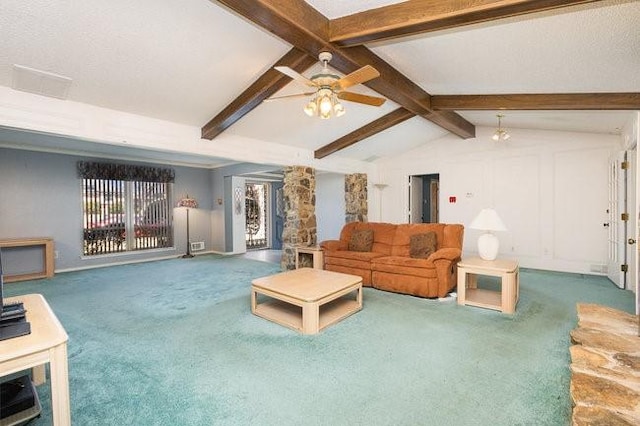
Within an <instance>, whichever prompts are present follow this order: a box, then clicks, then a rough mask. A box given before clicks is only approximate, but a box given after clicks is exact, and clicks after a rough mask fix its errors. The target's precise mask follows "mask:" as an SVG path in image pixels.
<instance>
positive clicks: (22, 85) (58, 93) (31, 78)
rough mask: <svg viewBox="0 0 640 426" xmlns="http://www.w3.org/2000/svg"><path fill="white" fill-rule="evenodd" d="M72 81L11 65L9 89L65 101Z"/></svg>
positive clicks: (48, 73) (63, 77) (67, 78)
mask: <svg viewBox="0 0 640 426" xmlns="http://www.w3.org/2000/svg"><path fill="white" fill-rule="evenodd" d="M71 82H72V80H71V79H70V78H69V77H65V76H62V75H58V74H53V73H50V72H47V71H40V70H37V69H34V68H29V67H25V66H23V65H17V64H14V65H13V81H12V84H11V87H12V88H14V89H15V90H21V91H23V92H29V93H35V94H36V95H42V96H49V97H51V98H57V99H67V95H68V94H69V87H71Z"/></svg>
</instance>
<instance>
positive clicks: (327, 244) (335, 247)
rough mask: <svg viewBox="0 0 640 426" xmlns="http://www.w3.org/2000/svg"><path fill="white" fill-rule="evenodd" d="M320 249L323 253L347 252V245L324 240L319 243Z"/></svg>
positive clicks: (336, 241)
mask: <svg viewBox="0 0 640 426" xmlns="http://www.w3.org/2000/svg"><path fill="white" fill-rule="evenodd" d="M320 248H321V249H322V250H324V251H339V250H347V249H348V248H349V245H348V244H347V242H346V241H342V240H326V241H323V242H321V243H320Z"/></svg>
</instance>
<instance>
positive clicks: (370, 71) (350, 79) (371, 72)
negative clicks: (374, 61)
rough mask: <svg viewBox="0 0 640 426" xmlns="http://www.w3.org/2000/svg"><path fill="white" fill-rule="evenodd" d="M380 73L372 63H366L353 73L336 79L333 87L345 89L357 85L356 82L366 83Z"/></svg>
mask: <svg viewBox="0 0 640 426" xmlns="http://www.w3.org/2000/svg"><path fill="white" fill-rule="evenodd" d="M379 76H380V73H379V72H378V70H377V69H375V68H374V67H372V66H371V65H365V66H364V67H362V68H360V69H358V70H355V71H354V72H352V73H351V74H347V75H345V76H344V77H342V78H341V79H340V80H338V81H336V82H335V83H333V84H332V85H331V88H332V89H337V90H344V89H346V88H347V87H351V86H355V85H356V84H360V83H364V82H366V81H369V80H372V79H374V78H376V77H379Z"/></svg>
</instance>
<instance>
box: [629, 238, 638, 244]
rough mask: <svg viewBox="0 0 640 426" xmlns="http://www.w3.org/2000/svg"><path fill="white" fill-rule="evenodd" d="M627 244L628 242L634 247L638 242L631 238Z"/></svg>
mask: <svg viewBox="0 0 640 426" xmlns="http://www.w3.org/2000/svg"><path fill="white" fill-rule="evenodd" d="M627 242H628V243H629V244H630V245H633V244H635V243H636V240H634V239H633V238H629V239H628V240H627Z"/></svg>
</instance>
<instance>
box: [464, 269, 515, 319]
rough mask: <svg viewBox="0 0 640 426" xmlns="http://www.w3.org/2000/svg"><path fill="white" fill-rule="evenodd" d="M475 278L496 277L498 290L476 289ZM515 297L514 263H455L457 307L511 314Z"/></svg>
mask: <svg viewBox="0 0 640 426" xmlns="http://www.w3.org/2000/svg"><path fill="white" fill-rule="evenodd" d="M478 275H488V276H493V277H499V278H500V283H501V287H502V290H501V291H491V290H485V289H481V288H478V285H477V282H478ZM519 297H520V272H519V268H518V262H517V261H515V260H506V259H496V260H483V259H480V258H479V257H472V258H470V259H463V260H461V261H460V262H458V305H470V306H478V307H481V308H488V309H495V310H497V311H501V312H502V313H505V314H512V313H514V312H515V310H516V304H517V303H518V299H519Z"/></svg>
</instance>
